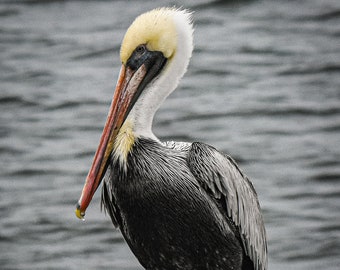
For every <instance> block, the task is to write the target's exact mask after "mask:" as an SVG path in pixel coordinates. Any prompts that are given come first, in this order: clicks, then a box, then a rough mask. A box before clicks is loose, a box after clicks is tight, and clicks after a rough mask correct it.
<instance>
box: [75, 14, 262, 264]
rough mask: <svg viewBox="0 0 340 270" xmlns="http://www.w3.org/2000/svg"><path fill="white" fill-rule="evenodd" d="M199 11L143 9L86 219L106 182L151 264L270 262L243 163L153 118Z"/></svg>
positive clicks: (128, 236) (125, 53)
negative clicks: (160, 133)
mask: <svg viewBox="0 0 340 270" xmlns="http://www.w3.org/2000/svg"><path fill="white" fill-rule="evenodd" d="M192 34H193V27H192V20H191V14H190V12H188V11H186V10H182V9H175V8H160V9H155V10H152V11H150V12H147V13H145V14H142V15H140V16H139V17H137V19H136V20H135V21H134V22H133V23H132V25H131V26H130V27H129V29H128V30H127V33H126V34H125V37H124V39H123V42H122V46H121V51H120V58H121V62H122V67H121V71H120V74H119V78H118V82H117V86H116V89H115V92H114V96H113V100H112V104H111V107H110V111H109V114H108V118H107V121H106V124H105V127H104V130H103V134H102V137H101V140H100V143H99V146H98V149H97V152H96V154H95V157H94V160H93V164H92V167H91V169H90V171H89V173H88V175H87V178H86V182H85V185H84V188H83V191H82V194H81V197H80V199H79V202H78V204H77V209H76V215H77V216H78V217H79V218H83V217H84V215H85V210H86V208H87V207H88V205H89V203H90V201H91V199H92V197H93V195H94V193H95V191H96V189H97V188H98V186H99V184H100V183H101V181H102V179H103V188H102V205H103V206H104V207H105V208H106V211H107V212H108V214H109V215H110V217H111V219H112V222H113V224H114V225H115V226H116V227H118V228H119V229H120V230H121V233H122V234H123V236H124V238H125V240H126V242H127V244H128V245H129V247H130V248H131V250H132V252H133V253H134V254H135V256H136V257H137V259H138V260H139V262H140V263H141V264H142V265H143V267H145V268H146V269H148V270H156V269H162V270H172V269H185V270H190V269H196V270H199V269H211V270H217V269H223V270H227V269H235V270H236V269H243V270H245V269H256V270H264V269H267V245H266V233H265V228H264V224H263V218H262V215H261V210H260V206H259V202H258V199H257V195H256V192H255V190H254V188H253V185H252V183H251V182H250V181H249V179H248V178H247V177H246V176H245V175H244V174H243V173H242V172H241V170H240V169H239V167H238V166H237V165H236V163H235V161H234V160H233V159H232V158H231V157H229V156H227V155H224V154H222V153H221V152H219V151H217V150H216V149H215V148H213V147H211V146H209V145H206V144H203V143H198V142H194V143H183V142H172V141H171V142H161V141H160V140H159V139H158V138H157V137H156V136H155V135H154V134H153V133H152V130H151V125H152V120H153V116H154V114H155V112H156V110H157V109H158V108H159V106H160V104H161V103H162V102H163V100H164V99H165V98H166V97H167V96H168V95H169V94H170V93H171V92H172V91H173V90H174V89H175V88H176V86H177V84H178V82H179V80H180V78H181V77H182V76H183V74H184V73H185V71H186V69H187V65H188V63H189V59H190V57H191V53H192V49H193V38H192Z"/></svg>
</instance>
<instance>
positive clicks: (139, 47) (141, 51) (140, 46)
mask: <svg viewBox="0 0 340 270" xmlns="http://www.w3.org/2000/svg"><path fill="white" fill-rule="evenodd" d="M145 51H146V47H145V45H144V44H142V45H139V46H138V47H137V48H136V49H135V52H136V53H138V54H140V55H142V54H143V53H145Z"/></svg>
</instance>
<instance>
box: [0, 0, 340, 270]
mask: <svg viewBox="0 0 340 270" xmlns="http://www.w3.org/2000/svg"><path fill="white" fill-rule="evenodd" d="M169 5H170V6H173V5H177V6H182V5H183V6H185V7H186V8H190V9H191V10H193V11H194V21H195V51H194V53H193V57H192V61H191V64H190V66H189V70H188V73H187V74H186V76H185V78H184V79H183V80H182V81H181V84H180V87H179V89H178V90H177V91H176V92H174V93H173V94H172V95H171V96H170V97H169V98H168V99H167V101H166V102H165V103H164V105H163V106H162V108H161V109H160V111H159V112H158V114H157V116H156V118H155V122H154V131H155V133H156V134H157V135H158V136H159V137H160V138H161V139H163V140H167V139H172V140H178V141H203V142H207V143H209V144H211V145H214V146H215V147H217V148H218V149H220V150H222V151H224V152H226V153H228V154H230V155H232V156H233V157H234V158H235V159H236V160H237V161H238V163H239V164H240V166H241V168H242V169H243V170H244V171H245V173H246V174H247V175H248V176H249V177H250V178H251V179H252V181H253V183H254V185H255V187H256V189H257V192H258V194H259V198H260V201H261V205H262V208H263V212H264V217H265V223H266V228H267V233H268V245H269V269H303V270H304V269H305V270H307V269H308V270H311V269H339V265H340V2H339V1H338V0H323V1H318V0H301V1H283V0H282V1H275V0H262V1H187V2H185V4H184V3H183V2H180V1H43V0H40V1H14V0H13V1H0V80H1V81H0V125H1V129H0V158H1V162H0V249H1V252H0V269H4V270H5V269H11V270H14V269H18V270H19V269H25V270H30V269H31V270H33V269H34V270H37V269H47V270H52V269H56V270H57V269H97V270H100V269H103V270H104V269H129V270H137V269H139V270H140V269H142V268H141V267H140V266H139V264H138V262H137V260H136V259H135V258H134V256H133V255H132V254H131V252H130V251H129V249H128V247H127V245H126V244H125V242H124V240H123V239H122V237H121V234H120V232H119V231H115V230H113V226H112V224H111V222H110V220H109V217H107V216H105V215H104V213H102V212H100V192H97V193H98V194H96V196H95V198H94V200H93V201H92V204H91V205H90V207H89V210H88V212H87V216H86V217H87V219H86V221H85V222H81V221H80V220H78V219H77V218H76V217H75V215H74V209H75V203H76V201H77V199H78V198H79V196H80V192H81V189H82V186H83V183H84V180H85V176H86V174H87V171H88V169H89V167H90V164H91V162H92V158H93V155H94V151H95V149H96V147H97V144H98V141H99V138H100V135H101V131H102V128H103V125H104V122H105V119H106V114H107V112H108V108H109V104H110V102H111V97H112V95H113V90H114V86H115V82H116V79H117V76H118V71H119V68H120V60H119V46H120V42H121V40H122V38H123V35H124V33H125V31H126V29H127V27H128V26H129V25H130V23H131V22H132V20H133V19H134V18H135V17H136V16H137V15H139V14H140V13H142V12H144V11H146V10H149V9H152V8H155V7H158V6H169Z"/></svg>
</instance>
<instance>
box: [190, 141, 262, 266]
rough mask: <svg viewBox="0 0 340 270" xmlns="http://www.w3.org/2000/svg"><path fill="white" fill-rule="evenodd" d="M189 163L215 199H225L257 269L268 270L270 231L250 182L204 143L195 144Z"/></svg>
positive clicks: (231, 161) (246, 250)
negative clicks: (268, 236)
mask: <svg viewBox="0 0 340 270" xmlns="http://www.w3.org/2000/svg"><path fill="white" fill-rule="evenodd" d="M188 164H189V168H190V170H191V171H192V173H193V175H194V176H195V177H196V179H197V181H198V182H199V183H200V185H201V186H202V187H203V188H204V189H205V190H207V191H208V192H209V193H210V194H211V196H213V197H215V198H216V199H221V198H223V199H224V200H225V205H226V209H225V210H226V214H227V216H228V217H230V218H231V219H232V220H233V222H234V224H235V225H236V227H237V228H238V230H239V233H240V237H241V239H242V243H243V246H244V249H245V253H246V255H248V256H249V258H250V259H251V260H252V261H253V264H254V269H255V270H265V269H267V242H266V232H265V227H264V223H263V217H262V214H261V210H260V205H259V202H258V199H257V194H256V191H255V189H254V187H253V185H252V183H251V182H250V181H249V179H248V178H247V177H246V176H245V175H244V174H243V173H242V172H241V171H240V169H239V168H238V166H237V164H236V162H235V161H234V160H233V159H232V158H231V157H229V156H227V155H224V154H221V153H220V152H218V151H217V150H216V149H215V148H213V147H211V146H209V145H206V144H202V143H193V144H192V145H191V149H190V152H189V157H188Z"/></svg>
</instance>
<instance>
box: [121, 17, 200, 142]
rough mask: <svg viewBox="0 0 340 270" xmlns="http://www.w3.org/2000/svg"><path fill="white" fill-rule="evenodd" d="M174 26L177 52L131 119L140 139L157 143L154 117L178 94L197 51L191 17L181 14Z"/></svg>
mask: <svg viewBox="0 0 340 270" xmlns="http://www.w3.org/2000/svg"><path fill="white" fill-rule="evenodd" d="M174 22H175V25H176V29H177V49H176V52H175V54H174V55H173V56H172V58H171V59H168V61H167V63H166V65H165V67H164V69H163V70H162V71H161V73H160V74H159V75H158V77H157V78H155V79H154V80H153V81H152V82H151V83H150V84H149V85H148V86H147V87H146V88H145V89H144V90H143V92H142V94H141V95H140V97H139V98H138V100H137V101H136V103H135V105H134V107H133V109H132V110H131V112H130V114H129V116H128V118H127V121H128V122H129V123H131V124H132V130H133V134H134V136H136V137H141V136H142V137H146V138H153V139H156V140H157V138H156V136H155V135H154V134H153V133H152V121H153V117H154V115H155V113H156V111H157V109H158V108H159V107H160V105H161V104H162V103H163V101H164V100H165V99H166V98H167V96H168V95H169V94H170V93H171V92H172V91H174V90H175V88H176V87H177V85H178V83H179V80H180V79H181V78H182V77H183V75H184V73H185V72H186V70H187V66H188V64H189V60H190V57H191V54H192V50H193V38H192V34H193V29H192V25H191V22H190V21H188V16H187V14H186V16H184V14H181V13H175V16H174Z"/></svg>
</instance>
